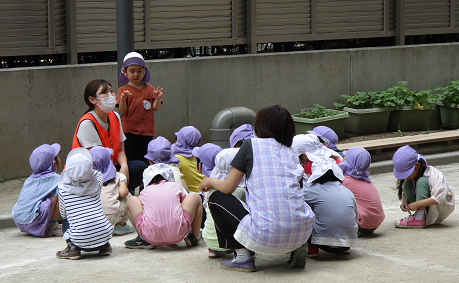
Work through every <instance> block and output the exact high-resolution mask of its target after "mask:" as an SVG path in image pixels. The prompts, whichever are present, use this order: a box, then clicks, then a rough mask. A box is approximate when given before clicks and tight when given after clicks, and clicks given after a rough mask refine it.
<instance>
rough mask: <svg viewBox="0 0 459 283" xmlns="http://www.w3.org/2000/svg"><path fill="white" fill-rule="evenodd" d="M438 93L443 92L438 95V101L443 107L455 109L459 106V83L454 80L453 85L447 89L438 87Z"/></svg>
mask: <svg viewBox="0 0 459 283" xmlns="http://www.w3.org/2000/svg"><path fill="white" fill-rule="evenodd" d="M435 90H436V91H443V92H442V93H440V94H438V95H437V100H439V101H441V103H442V104H443V105H447V104H448V105H451V106H452V107H455V106H457V105H458V104H459V81H457V80H452V81H451V84H450V85H449V86H446V87H437V88H435Z"/></svg>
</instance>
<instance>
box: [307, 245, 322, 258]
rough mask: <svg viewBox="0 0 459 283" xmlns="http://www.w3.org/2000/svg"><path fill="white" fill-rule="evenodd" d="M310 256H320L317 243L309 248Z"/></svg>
mask: <svg viewBox="0 0 459 283" xmlns="http://www.w3.org/2000/svg"><path fill="white" fill-rule="evenodd" d="M308 257H311V258H314V257H319V248H318V247H317V246H316V245H310V246H309V248H308Z"/></svg>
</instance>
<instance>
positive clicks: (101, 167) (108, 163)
mask: <svg viewBox="0 0 459 283" xmlns="http://www.w3.org/2000/svg"><path fill="white" fill-rule="evenodd" d="M89 153H91V156H92V167H93V168H94V169H95V170H97V171H99V172H101V173H102V175H104V183H105V182H107V181H109V180H111V179H113V178H115V176H116V168H115V165H113V162H112V160H111V158H110V157H111V155H112V153H113V149H111V148H107V147H102V146H94V147H93V148H91V149H90V150H89Z"/></svg>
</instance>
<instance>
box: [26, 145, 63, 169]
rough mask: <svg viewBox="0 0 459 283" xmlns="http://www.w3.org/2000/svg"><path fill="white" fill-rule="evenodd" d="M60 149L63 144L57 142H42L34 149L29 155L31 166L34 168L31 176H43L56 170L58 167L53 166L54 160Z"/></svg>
mask: <svg viewBox="0 0 459 283" xmlns="http://www.w3.org/2000/svg"><path fill="white" fill-rule="evenodd" d="M60 151H61V146H60V145H59V144H57V143H53V144H52V145H49V144H42V145H40V146H39V147H37V148H36V149H34V151H32V154H30V157H29V164H30V168H32V170H33V173H32V175H31V176H30V177H32V178H42V177H46V176H49V175H51V174H53V173H54V172H56V169H55V168H54V167H53V161H54V159H55V158H56V156H57V155H58V154H59V152H60Z"/></svg>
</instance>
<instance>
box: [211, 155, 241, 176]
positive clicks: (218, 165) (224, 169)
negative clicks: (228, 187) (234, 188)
mask: <svg viewBox="0 0 459 283" xmlns="http://www.w3.org/2000/svg"><path fill="white" fill-rule="evenodd" d="M238 151H239V149H238V148H225V149H224V150H222V151H220V152H219V153H218V154H217V156H216V157H215V167H214V169H212V172H211V173H210V178H217V179H219V180H224V179H225V178H226V177H227V176H228V174H229V171H230V170H231V168H232V167H231V161H233V158H234V156H235V155H236V153H238Z"/></svg>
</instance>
